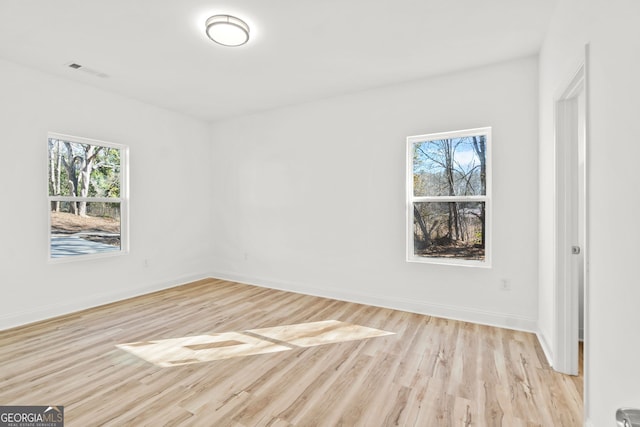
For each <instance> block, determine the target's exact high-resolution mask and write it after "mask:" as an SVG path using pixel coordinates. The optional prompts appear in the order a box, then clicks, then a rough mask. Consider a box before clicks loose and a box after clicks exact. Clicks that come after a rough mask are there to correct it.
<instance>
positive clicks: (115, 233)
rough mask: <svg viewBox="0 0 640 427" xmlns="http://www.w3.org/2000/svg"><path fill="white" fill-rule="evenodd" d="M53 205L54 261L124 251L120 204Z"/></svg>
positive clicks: (52, 237)
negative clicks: (122, 247) (82, 212)
mask: <svg viewBox="0 0 640 427" xmlns="http://www.w3.org/2000/svg"><path fill="white" fill-rule="evenodd" d="M51 204H52V206H51V258H61V257H67V256H75V255H88V254H97V253H105V252H113V251H119V250H120V203H118V202H116V203H98V202H56V201H54V202H51ZM83 205H84V206H83ZM83 209H84V210H85V211H86V216H81V215H77V214H76V213H75V212H80V211H81V210H83Z"/></svg>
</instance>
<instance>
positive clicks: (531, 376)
mask: <svg viewBox="0 0 640 427" xmlns="http://www.w3.org/2000/svg"><path fill="white" fill-rule="evenodd" d="M328 320H337V321H340V322H346V323H349V324H353V325H360V326H365V327H368V328H375V329H379V330H382V331H388V332H393V334H391V335H384V336H377V337H373V338H366V339H357V340H350V341H343V342H336V343H326V344H322V345H313V346H310V347H300V346H296V345H293V344H287V343H284V345H285V346H286V347H287V349H286V351H278V352H273V353H266V354H254V355H249V356H239V357H232V358H227V359H223V360H214V361H208V362H201V363H195V362H194V363H187V364H181V365H178V366H170V367H161V366H157V365H155V364H153V363H150V362H147V361H145V360H143V359H141V358H139V357H137V356H135V355H134V354H132V353H130V352H128V351H125V350H123V349H121V348H118V347H116V346H117V345H122V344H125V343H145V342H149V341H159V340H169V339H176V338H181V337H192V336H200V335H210V334H218V333H226V332H240V333H244V332H243V331H250V330H256V329H260V328H274V327H279V326H285V325H294V324H300V323H308V322H320V321H328ZM247 334H252V332H247ZM238 336H240V337H241V335H238ZM258 338H260V336H259V335H258ZM221 339H222V338H221ZM261 339H262V338H261ZM264 339H267V340H268V339H269V338H264ZM242 340H243V339H242V337H241V338H240V342H242ZM236 341H237V340H236ZM236 341H228V340H227V341H223V342H222V344H220V345H221V346H225V345H237V344H238V342H236ZM275 341H276V344H277V343H280V341H278V340H275ZM281 344H282V343H281ZM140 345H144V344H140ZM213 347H216V346H214V345H209V346H206V345H198V344H194V345H192V346H191V347H190V348H191V349H196V350H198V351H209V350H208V348H213ZM0 381H1V382H0V404H1V405H64V407H65V425H66V426H71V427H73V426H78V427H86V426H207V427H211V426H216V427H217V426H232V427H243V426H244V427H253V426H278V427H280V426H366V427H371V426H418V427H431V426H434V427H440V426H443V427H444V426H463V427H471V426H473V427H475V426H508V427H519V426H527V427H531V426H542V427H553V426H567V427H577V426H581V425H582V424H583V422H582V378H581V377H570V376H564V375H561V374H558V373H556V372H554V371H553V370H551V369H550V368H549V366H548V365H547V363H546V361H545V358H544V355H543V353H542V351H541V349H540V346H539V344H538V342H537V339H536V337H535V335H533V334H530V333H524V332H518V331H512V330H507V329H499V328H493V327H488V326H481V325H476V324H471V323H465V322H459V321H452V320H446V319H441V318H435V317H430V316H423V315H418V314H412V313H407V312H402V311H396V310H389V309H383V308H377V307H371V306H366V305H360V304H353V303H347V302H341V301H335V300H330V299H325V298H318V297H312V296H306V295H300V294H295V293H289V292H282V291H276V290H271V289H264V288H259V287H254V286H249V285H244V284H239V283H233V282H228V281H222V280H216V279H207V280H201V281H198V282H194V283H191V284H188V285H184V286H180V287H176V288H172V289H169V290H165V291H161V292H156V293H153V294H149V295H145V296H141V297H137V298H133V299H130V300H126V301H121V302H117V303H114V304H110V305H106V306H102V307H98V308H93V309H90V310H86V311H82V312H78V313H75V314H71V315H68V316H63V317H59V318H55V319H51V320H48V321H44V322H39V323H36V324H33V325H28V326H24V327H19V328H15V329H10V330H6V331H1V332H0Z"/></svg>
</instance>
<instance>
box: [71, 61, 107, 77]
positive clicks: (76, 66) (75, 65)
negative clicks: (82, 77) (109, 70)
mask: <svg viewBox="0 0 640 427" xmlns="http://www.w3.org/2000/svg"><path fill="white" fill-rule="evenodd" d="M67 67H69V68H73V69H74V70H79V71H83V72H85V73H87V74H91V75H93V76H96V77H100V78H103V79H106V78H108V77H109V75H108V74H105V73H103V72H101V71H98V70H94V69H92V68H87V67H85V66H84V65H82V64H78V63H77V62H69V63H68V64H67Z"/></svg>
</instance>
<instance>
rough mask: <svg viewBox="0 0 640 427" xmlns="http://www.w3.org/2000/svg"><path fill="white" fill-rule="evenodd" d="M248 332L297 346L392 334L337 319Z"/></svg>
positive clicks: (311, 345)
mask: <svg viewBox="0 0 640 427" xmlns="http://www.w3.org/2000/svg"><path fill="white" fill-rule="evenodd" d="M248 332H252V333H254V334H256V335H262V336H264V337H267V338H271V339H273V340H278V341H282V342H286V343H289V344H293V345H296V346H298V347H313V346H316V345H322V344H332V343H338V342H343V341H354V340H362V339H366V338H373V337H381V336H384V335H391V334H393V332H387V331H381V330H380V329H374V328H368V327H366V326H360V325H353V324H351V323H345V322H339V321H337V320H325V321H322V322H311V323H300V324H298V325H287V326H275V327H273V328H261V329H250V330H249V331H248Z"/></svg>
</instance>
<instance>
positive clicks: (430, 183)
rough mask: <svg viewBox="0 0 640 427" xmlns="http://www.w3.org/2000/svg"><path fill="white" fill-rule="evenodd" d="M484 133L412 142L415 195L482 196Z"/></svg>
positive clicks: (484, 150) (484, 174)
mask: <svg viewBox="0 0 640 427" xmlns="http://www.w3.org/2000/svg"><path fill="white" fill-rule="evenodd" d="M486 175H487V174H486V135H475V136H466V137H463V138H448V139H438V140H430V141H422V142H417V143H414V144H413V194H414V196H432V197H433V196H483V195H485V194H486V192H487V179H486Z"/></svg>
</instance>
